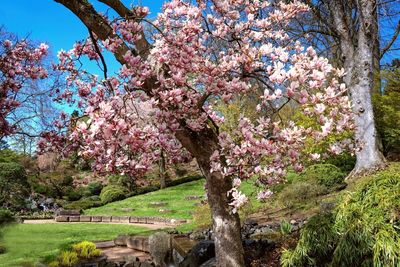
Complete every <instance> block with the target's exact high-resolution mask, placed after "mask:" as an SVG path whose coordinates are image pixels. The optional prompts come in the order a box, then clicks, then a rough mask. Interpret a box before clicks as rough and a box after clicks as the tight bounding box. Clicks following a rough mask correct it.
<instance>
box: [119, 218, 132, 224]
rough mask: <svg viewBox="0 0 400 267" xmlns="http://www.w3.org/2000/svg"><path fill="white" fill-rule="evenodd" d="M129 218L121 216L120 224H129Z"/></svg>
mask: <svg viewBox="0 0 400 267" xmlns="http://www.w3.org/2000/svg"><path fill="white" fill-rule="evenodd" d="M129 220H130V217H129V216H121V217H120V219H119V222H120V223H129Z"/></svg>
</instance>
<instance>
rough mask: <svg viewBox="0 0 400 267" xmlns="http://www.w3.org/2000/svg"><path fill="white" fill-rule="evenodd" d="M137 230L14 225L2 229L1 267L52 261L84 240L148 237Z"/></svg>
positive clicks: (146, 231) (95, 225) (78, 225)
mask: <svg viewBox="0 0 400 267" xmlns="http://www.w3.org/2000/svg"><path fill="white" fill-rule="evenodd" d="M150 233H151V231H150V230H148V229H146V228H142V227H137V226H131V225H116V224H109V225H106V224H90V223H86V224H85V223H77V224H15V225H11V226H8V227H5V228H4V229H2V238H1V240H0V243H1V244H2V245H4V246H5V247H6V249H7V252H6V253H5V254H0V266H1V267H17V266H35V265H34V264H35V263H37V262H38V261H39V260H40V259H44V258H53V257H55V255H57V254H58V253H59V251H60V249H62V248H66V247H67V246H68V245H70V244H73V243H77V242H79V241H83V240H89V241H100V240H111V239H113V238H115V237H116V236H117V235H119V234H143V235H146V234H150Z"/></svg>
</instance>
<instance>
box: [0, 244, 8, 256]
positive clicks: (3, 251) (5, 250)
mask: <svg viewBox="0 0 400 267" xmlns="http://www.w3.org/2000/svg"><path fill="white" fill-rule="evenodd" d="M6 252H7V249H6V247H5V246H3V245H0V254H4V253H6Z"/></svg>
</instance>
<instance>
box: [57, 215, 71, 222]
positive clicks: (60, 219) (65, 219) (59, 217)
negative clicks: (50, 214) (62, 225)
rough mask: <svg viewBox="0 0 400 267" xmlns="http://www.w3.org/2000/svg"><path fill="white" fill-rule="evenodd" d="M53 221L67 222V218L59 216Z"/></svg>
mask: <svg viewBox="0 0 400 267" xmlns="http://www.w3.org/2000/svg"><path fill="white" fill-rule="evenodd" d="M55 220H56V222H68V221H69V217H68V216H63V215H61V216H57V217H56V219H55Z"/></svg>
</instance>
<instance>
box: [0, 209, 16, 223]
mask: <svg viewBox="0 0 400 267" xmlns="http://www.w3.org/2000/svg"><path fill="white" fill-rule="evenodd" d="M14 220H15V218H14V215H13V214H12V213H11V211H9V210H6V209H1V208H0V226H1V225H3V224H6V223H10V222H13V221H14Z"/></svg>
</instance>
